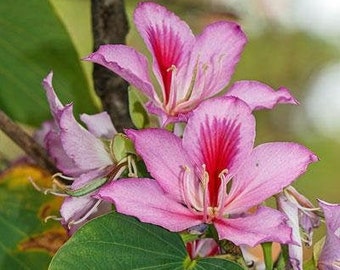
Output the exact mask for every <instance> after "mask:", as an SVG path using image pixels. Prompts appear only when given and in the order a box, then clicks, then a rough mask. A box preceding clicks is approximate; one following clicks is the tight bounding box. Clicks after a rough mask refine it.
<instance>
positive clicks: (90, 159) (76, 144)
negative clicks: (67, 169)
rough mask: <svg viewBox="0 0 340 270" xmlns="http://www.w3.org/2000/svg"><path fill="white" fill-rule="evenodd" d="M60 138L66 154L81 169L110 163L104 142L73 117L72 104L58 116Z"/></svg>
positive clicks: (104, 165) (90, 168) (94, 167)
mask: <svg viewBox="0 0 340 270" xmlns="http://www.w3.org/2000/svg"><path fill="white" fill-rule="evenodd" d="M60 130H61V131H60V138H61V142H62V145H63V148H64V150H65V152H66V154H67V155H68V156H69V157H70V158H71V159H73V160H74V162H75V164H76V165H77V166H78V167H79V168H80V169H83V170H87V171H89V170H92V169H97V168H100V167H106V166H109V165H112V160H111V158H110V155H109V153H108V152H107V151H106V149H105V146H104V144H103V143H102V142H101V141H100V140H99V139H97V138H96V137H95V136H94V135H92V134H91V133H90V132H88V131H87V130H86V129H85V128H83V127H82V126H81V125H79V124H78V122H77V121H76V120H75V119H74V116H73V112H72V105H69V106H66V107H65V109H64V111H63V113H62V115H61V117H60Z"/></svg>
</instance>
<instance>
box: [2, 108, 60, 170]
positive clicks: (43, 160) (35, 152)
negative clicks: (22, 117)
mask: <svg viewBox="0 0 340 270" xmlns="http://www.w3.org/2000/svg"><path fill="white" fill-rule="evenodd" d="M0 129H1V130H2V131H3V132H4V133H5V134H6V135H7V136H8V137H10V138H11V140H12V141H13V142H15V143H16V144H17V145H18V146H19V147H21V148H22V150H24V151H25V153H26V154H27V155H28V156H29V157H31V158H32V159H33V160H34V161H35V163H36V164H37V165H38V166H39V167H41V168H44V169H46V170H48V171H49V172H51V173H52V174H53V173H56V172H57V171H58V170H57V168H56V167H55V165H54V163H53V161H52V160H51V159H50V158H49V156H48V154H47V152H46V150H45V149H44V148H43V147H42V146H41V145H40V144H38V143H37V142H36V141H35V140H34V139H33V138H32V137H31V136H30V135H28V134H27V133H26V132H25V131H24V130H23V129H22V128H21V127H20V126H18V125H17V124H16V123H14V122H13V121H12V120H11V119H10V118H9V117H8V116H7V115H6V114H5V113H4V112H3V111H2V110H0Z"/></svg>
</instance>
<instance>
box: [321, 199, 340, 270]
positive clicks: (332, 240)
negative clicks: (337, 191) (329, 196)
mask: <svg viewBox="0 0 340 270" xmlns="http://www.w3.org/2000/svg"><path fill="white" fill-rule="evenodd" d="M318 201H319V205H320V207H321V209H322V211H323V213H324V215H325V222H326V226H327V235H326V239H325V244H324V246H323V249H322V251H321V254H320V258H319V262H318V269H322V270H323V269H325V270H333V269H338V268H339V267H340V248H339V247H340V204H331V203H327V202H325V201H322V200H318Z"/></svg>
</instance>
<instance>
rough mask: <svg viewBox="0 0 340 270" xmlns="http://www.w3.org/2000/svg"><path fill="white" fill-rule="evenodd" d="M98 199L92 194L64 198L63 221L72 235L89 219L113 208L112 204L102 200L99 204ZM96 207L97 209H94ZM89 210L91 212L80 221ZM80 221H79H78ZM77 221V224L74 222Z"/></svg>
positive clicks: (61, 211)
mask: <svg viewBox="0 0 340 270" xmlns="http://www.w3.org/2000/svg"><path fill="white" fill-rule="evenodd" d="M97 203H98V199H94V198H91V197H90V196H83V197H68V198H66V199H65V200H64V202H63V204H62V206H61V208H60V213H61V216H62V218H63V219H62V220H61V223H62V225H63V226H64V227H65V228H66V229H67V230H68V231H69V234H70V235H72V234H73V233H74V232H75V231H77V230H78V229H79V227H81V226H82V225H83V224H84V223H86V222H87V221H88V220H90V219H93V218H95V217H97V216H99V215H103V214H105V213H108V212H110V211H111V210H112V205H111V204H109V203H106V202H101V203H100V204H99V205H98V206H96V204H97ZM94 207H95V209H93V208H94ZM89 211H91V214H90V215H89V216H88V217H87V218H85V219H84V220H82V221H81V222H79V220H80V219H82V218H83V217H85V216H86V215H87V214H88V213H89ZM77 221H78V222H77ZM73 222H77V223H76V224H72V223H73Z"/></svg>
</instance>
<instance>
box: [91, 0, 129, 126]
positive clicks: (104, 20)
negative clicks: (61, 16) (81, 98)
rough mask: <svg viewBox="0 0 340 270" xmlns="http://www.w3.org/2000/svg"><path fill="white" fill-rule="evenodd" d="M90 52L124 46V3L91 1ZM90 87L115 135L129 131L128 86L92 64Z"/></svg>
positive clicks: (109, 0)
mask: <svg viewBox="0 0 340 270" xmlns="http://www.w3.org/2000/svg"><path fill="white" fill-rule="evenodd" d="M91 4H92V8H91V9H92V10H91V12H92V31H93V40H94V44H93V47H94V50H97V49H98V48H99V46H100V45H102V44H124V43H125V39H126V35H127V34H128V31H129V26H128V21H127V17H126V14H125V8H124V0H91ZM93 80H94V87H95V90H96V93H97V95H98V96H99V98H100V99H101V102H102V105H103V109H104V110H105V111H107V112H108V113H109V115H110V117H111V119H112V122H113V123H114V125H115V127H116V129H117V130H118V131H122V130H123V128H129V127H133V124H132V121H131V118H130V115H129V108H128V86H129V85H128V83H127V82H126V81H124V80H123V79H122V78H120V77H119V76H118V75H116V74H114V73H112V72H111V71H109V70H108V69H106V68H104V67H102V66H99V65H97V64H94V68H93Z"/></svg>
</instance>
